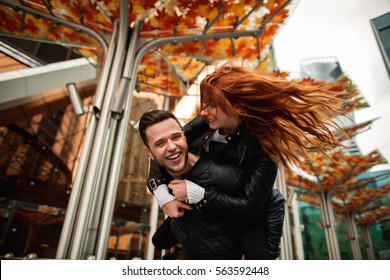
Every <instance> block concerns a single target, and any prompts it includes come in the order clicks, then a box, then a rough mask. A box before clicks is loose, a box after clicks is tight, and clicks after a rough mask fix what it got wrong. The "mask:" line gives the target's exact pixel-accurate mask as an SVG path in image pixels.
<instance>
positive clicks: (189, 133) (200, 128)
mask: <svg viewBox="0 0 390 280" xmlns="http://www.w3.org/2000/svg"><path fill="white" fill-rule="evenodd" d="M209 130H210V128H209V125H208V124H207V123H206V122H205V121H203V119H202V117H201V116H197V117H196V118H194V119H193V120H191V121H190V122H188V123H187V124H186V125H185V126H184V127H183V131H184V135H185V136H186V138H187V143H188V144H191V143H193V142H194V141H195V140H196V139H198V138H199V137H200V136H202V135H203V134H204V133H206V132H207V131H209Z"/></svg>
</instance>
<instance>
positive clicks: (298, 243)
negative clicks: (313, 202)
mask: <svg viewBox="0 0 390 280" xmlns="http://www.w3.org/2000/svg"><path fill="white" fill-rule="evenodd" d="M296 197H297V194H296V193H294V194H293V199H292V200H291V212H292V216H293V224H294V234H293V236H294V245H295V254H296V257H297V259H298V260H304V259H305V254H304V251H303V242H302V231H301V221H300V219H299V210H298V202H297V199H296Z"/></svg>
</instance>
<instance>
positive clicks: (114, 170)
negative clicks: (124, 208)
mask: <svg viewBox="0 0 390 280" xmlns="http://www.w3.org/2000/svg"><path fill="white" fill-rule="evenodd" d="M138 31H139V24H138V22H136V23H135V25H134V27H133V31H132V36H131V41H130V45H129V49H128V51H127V56H126V62H125V67H124V70H123V73H124V74H125V73H126V74H127V73H129V72H130V70H129V67H130V65H132V64H133V63H134V57H135V53H136V42H137V36H138ZM133 71H134V72H137V69H133ZM130 81H131V80H130V79H128V78H127V77H123V78H122V80H121V82H120V86H119V91H118V94H117V98H116V100H123V98H126V97H127V99H126V103H125V106H123V103H120V102H119V103H117V102H115V101H114V103H113V106H112V107H111V108H112V109H111V110H114V111H113V112H112V113H113V114H117V113H119V109H121V111H120V113H121V112H122V110H123V107H125V108H126V110H125V112H124V116H123V118H121V121H120V125H119V131H118V132H117V135H116V136H117V137H116V140H115V145H114V146H115V149H114V152H113V157H112V166H111V171H110V172H109V179H108V187H107V196H106V200H105V202H106V203H105V205H104V208H103V215H102V226H101V233H100V235H99V239H98V245H97V249H96V255H97V258H98V259H104V258H105V255H106V252H107V243H108V237H109V234H110V229H111V226H110V224H111V220H112V217H113V212H114V208H113V207H114V205H115V197H116V192H117V188H118V178H119V172H120V164H121V160H122V155H123V148H124V143H125V140H126V135H127V128H128V120H129V118H130V112H131V104H132V100H133V91H134V87H135V85H134V87H133V88H132V87H131V85H130V83H129V82H130ZM122 102H123V101H122ZM120 115H121V114H119V115H117V116H120Z"/></svg>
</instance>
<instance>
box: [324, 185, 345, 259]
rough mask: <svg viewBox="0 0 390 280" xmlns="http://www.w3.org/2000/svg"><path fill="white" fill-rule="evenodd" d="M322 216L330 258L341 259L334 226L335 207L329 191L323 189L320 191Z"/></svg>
mask: <svg viewBox="0 0 390 280" xmlns="http://www.w3.org/2000/svg"><path fill="white" fill-rule="evenodd" d="M320 209H321V218H322V222H323V226H324V231H325V238H326V245H327V248H328V256H329V259H330V260H339V259H340V251H339V246H338V241H337V235H336V230H335V226H334V216H333V209H332V205H331V201H330V194H329V192H325V191H321V193H320Z"/></svg>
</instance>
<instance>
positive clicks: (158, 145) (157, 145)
mask: <svg viewBox="0 0 390 280" xmlns="http://www.w3.org/2000/svg"><path fill="white" fill-rule="evenodd" d="M155 146H156V147H157V148H160V147H162V146H164V142H157V143H156V144H155Z"/></svg>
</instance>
